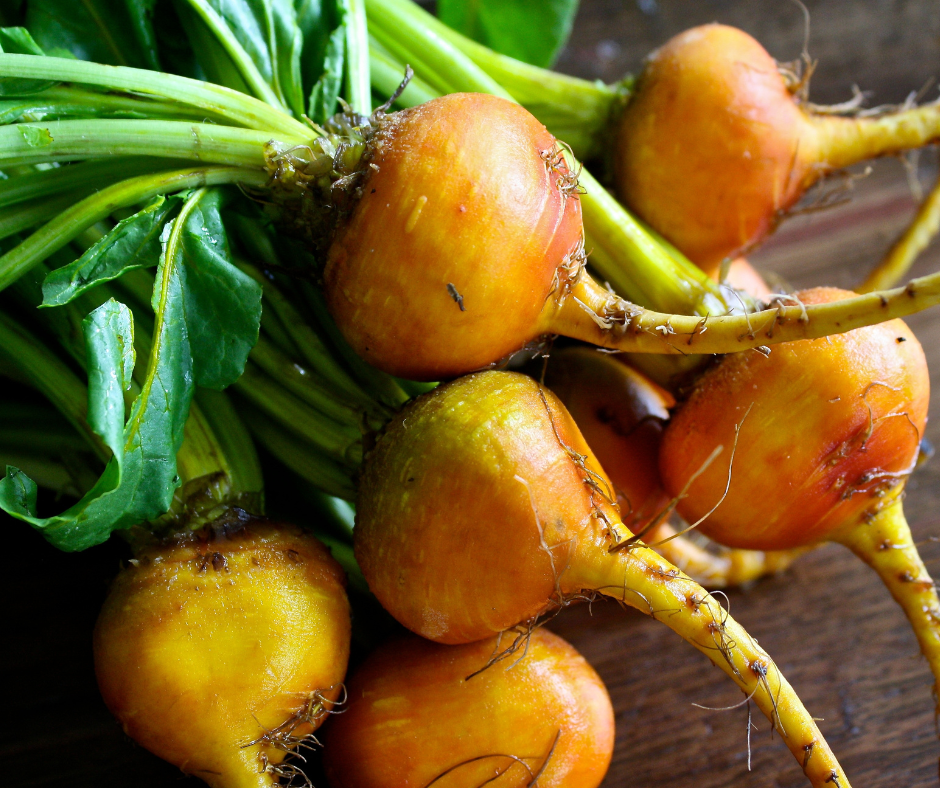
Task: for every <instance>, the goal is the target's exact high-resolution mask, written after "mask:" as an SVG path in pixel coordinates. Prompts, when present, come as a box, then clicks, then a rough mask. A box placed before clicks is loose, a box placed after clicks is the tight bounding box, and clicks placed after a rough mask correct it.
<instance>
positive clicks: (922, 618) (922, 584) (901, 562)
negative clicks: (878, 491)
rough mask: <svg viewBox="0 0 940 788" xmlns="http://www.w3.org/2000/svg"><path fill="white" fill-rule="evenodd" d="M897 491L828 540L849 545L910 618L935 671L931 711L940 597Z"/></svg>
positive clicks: (938, 662)
mask: <svg viewBox="0 0 940 788" xmlns="http://www.w3.org/2000/svg"><path fill="white" fill-rule="evenodd" d="M901 497H902V496H900V495H899V496H897V497H896V498H895V499H894V500H892V501H891V502H889V503H888V504H887V505H886V506H885V507H884V508H882V509H881V510H880V511H878V512H877V513H876V514H875V515H874V516H873V517H872V518H871V519H870V520H867V521H866V520H863V521H862V522H858V523H853V524H852V525H851V526H850V527H849V528H846V529H844V530H843V531H842V532H841V533H839V534H838V535H837V536H835V537H833V541H836V542H839V543H841V544H843V545H845V546H846V547H848V548H849V549H850V550H851V551H852V552H853V553H855V555H857V556H858V557H859V558H861V559H862V560H863V561H864V562H865V563H866V564H868V565H869V566H870V567H871V568H872V569H874V570H875V571H876V572H877V573H878V576H879V577H880V578H881V580H882V582H883V583H884V584H885V585H886V586H887V588H888V590H889V591H890V592H891V596H893V597H894V600H895V601H896V602H897V603H898V604H899V605H900V606H901V609H902V610H903V611H904V615H906V616H907V619H908V621H910V623H911V628H912V629H913V630H914V634H915V635H917V642H918V643H919V644H920V650H921V652H922V653H923V655H924V656H925V657H926V658H927V664H928V665H929V666H930V671H931V673H933V676H934V687H935V691H934V700H935V702H936V703H937V710H936V713H937V714H938V715H940V698H938V697H937V692H936V688H938V687H940V599H938V597H937V589H936V586H935V585H934V581H933V580H932V579H931V577H930V574H929V573H928V572H927V569H926V567H925V566H924V562H923V561H922V560H921V558H920V554H919V553H918V552H917V547H916V546H915V544H914V541H913V539H912V537H911V529H910V527H909V526H908V524H907V520H906V519H905V517H904V510H903V507H902V504H901Z"/></svg>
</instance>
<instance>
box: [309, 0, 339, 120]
mask: <svg viewBox="0 0 940 788" xmlns="http://www.w3.org/2000/svg"><path fill="white" fill-rule="evenodd" d="M336 10H337V14H338V17H339V21H338V23H337V26H336V28H335V29H334V30H333V32H332V33H330V35H329V38H327V40H326V46H325V49H324V52H323V71H322V73H321V74H320V77H319V79H318V80H317V81H316V83H314V85H313V87H312V88H311V90H310V99H309V101H308V106H307V114H308V115H309V116H310V118H311V120H313V122H314V123H325V122H326V121H327V120H328V119H329V118H331V117H332V116H333V115H334V114H335V113H336V102H337V100H338V99H339V94H340V91H341V90H342V87H343V74H344V71H345V64H346V5H345V3H343V2H338V3H337V4H336Z"/></svg>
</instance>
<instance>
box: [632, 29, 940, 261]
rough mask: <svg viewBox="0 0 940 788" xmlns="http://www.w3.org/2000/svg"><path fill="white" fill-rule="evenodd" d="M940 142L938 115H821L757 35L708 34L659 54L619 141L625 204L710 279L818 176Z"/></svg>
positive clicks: (681, 39)
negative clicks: (805, 104) (793, 88)
mask: <svg viewBox="0 0 940 788" xmlns="http://www.w3.org/2000/svg"><path fill="white" fill-rule="evenodd" d="M938 136H940V110H938V108H937V107H936V106H925V107H918V108H916V109H913V110H908V111H905V112H898V113H893V114H889V115H884V116H882V117H854V118H850V117H837V116H834V115H814V114H812V113H810V112H808V111H806V110H805V109H803V108H802V107H801V106H800V104H799V102H798V100H797V98H796V97H794V96H793V95H791V92H790V87H789V86H788V84H787V82H786V81H785V79H784V77H783V76H782V75H781V73H780V71H779V69H778V67H777V63H776V61H774V59H773V58H772V57H771V56H770V55H769V54H768V53H767V51H766V50H765V49H764V48H763V47H762V46H761V45H760V44H759V43H758V42H757V41H755V40H754V39H753V38H752V37H751V36H749V35H748V34H747V33H745V32H743V31H741V30H738V29H736V28H733V27H728V26H726V25H716V24H712V25H703V26H701V27H695V28H692V29H691V30H687V31H685V32H684V33H680V34H679V35H678V36H675V37H674V38H672V39H670V40H669V41H668V42H667V43H666V44H665V45H663V46H662V47H660V48H659V49H658V50H656V51H655V52H653V53H652V54H651V55H650V57H649V59H648V60H647V63H646V67H645V68H644V70H643V74H642V76H641V77H640V80H639V84H638V86H637V91H636V94H635V95H634V97H633V98H632V99H631V101H630V103H629V105H628V106H627V108H626V110H625V111H624V113H623V115H622V117H621V120H620V124H619V129H618V132H617V146H616V149H615V151H616V152H615V172H616V178H615V180H616V184H617V191H618V194H619V196H620V198H621V199H622V200H624V201H625V202H626V204H627V205H628V206H629V207H630V208H632V209H633V210H634V211H636V212H637V213H638V214H639V215H640V216H641V217H642V218H643V219H645V220H646V221H647V222H649V223H650V224H651V225H652V226H653V227H655V228H656V229H657V230H658V231H659V232H660V233H662V234H663V235H664V236H665V237H666V238H668V239H669V240H670V241H671V242H672V243H673V244H675V245H676V246H677V247H678V248H679V249H680V250H681V251H682V252H684V253H685V254H686V255H688V257H689V258H691V259H692V261H693V262H695V263H697V264H698V265H699V266H701V267H702V268H703V269H704V270H706V271H708V272H709V273H712V272H714V271H715V270H716V269H717V267H718V266H719V265H720V263H721V262H722V260H724V259H725V258H730V257H735V256H736V255H738V254H740V253H742V252H745V251H747V250H748V249H749V248H751V247H753V246H754V245H755V244H757V243H758V242H759V241H760V240H761V239H762V238H763V237H764V236H765V235H767V234H768V233H769V232H770V231H771V230H772V229H773V227H774V225H775V224H776V223H777V221H779V219H780V217H781V216H782V215H783V214H784V213H785V212H786V210H787V209H789V208H790V207H791V206H792V205H793V204H794V203H795V202H796V201H797V200H798V199H799V197H800V195H802V194H803V192H804V191H805V190H806V189H807V188H808V187H809V186H810V185H812V184H813V183H815V182H816V181H817V180H818V179H819V178H820V177H822V176H824V175H825V174H826V173H828V172H831V171H833V170H837V169H840V168H843V167H847V166H849V165H850V164H854V163H856V162H859V161H863V160H865V159H869V158H872V157H875V156H883V155H885V154H887V153H892V152H897V151H899V150H904V149H907V148H912V147H918V146H920V145H926V144H927V143H929V142H931V141H932V140H935V139H936V138H937V137H938Z"/></svg>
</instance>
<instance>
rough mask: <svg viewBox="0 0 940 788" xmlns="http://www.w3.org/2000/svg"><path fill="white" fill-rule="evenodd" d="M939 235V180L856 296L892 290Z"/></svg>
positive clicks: (858, 289) (859, 288)
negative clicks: (886, 289)
mask: <svg viewBox="0 0 940 788" xmlns="http://www.w3.org/2000/svg"><path fill="white" fill-rule="evenodd" d="M938 232H940V179H938V180H937V183H936V185H935V186H934V187H933V191H931V192H930V194H928V195H927V198H926V199H925V200H924V201H923V202H922V203H921V205H920V208H918V209H917V215H916V216H915V217H914V220H913V221H912V222H911V224H910V226H908V228H907V229H906V230H905V231H904V234H903V235H902V236H901V237H900V238H899V239H898V240H897V242H896V243H895V244H894V246H892V247H891V250H890V251H889V252H888V254H887V255H886V256H885V258H884V259H883V260H882V261H881V262H880V263H878V265H877V266H876V267H875V269H874V270H873V271H872V272H871V273H870V274H869V275H868V277H867V278H866V279H865V281H864V282H862V284H861V285H860V286H859V287H857V288H856V290H857V292H859V293H871V292H873V291H874V290H884V289H885V288H888V287H894V286H895V285H896V284H897V283H898V282H899V281H901V279H902V277H903V276H904V275H905V274H906V273H907V272H908V271H909V270H910V268H911V266H912V265H913V264H914V260H916V259H917V256H918V255H919V254H920V253H921V252H923V251H924V249H926V248H927V247H928V246H929V245H930V242H931V241H932V240H933V239H934V237H935V236H936V235H937V233H938Z"/></svg>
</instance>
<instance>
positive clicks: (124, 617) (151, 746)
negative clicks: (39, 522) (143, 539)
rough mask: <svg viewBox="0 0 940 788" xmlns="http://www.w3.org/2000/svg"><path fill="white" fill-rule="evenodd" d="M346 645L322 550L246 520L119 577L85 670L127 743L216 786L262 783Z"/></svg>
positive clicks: (337, 687)
mask: <svg viewBox="0 0 940 788" xmlns="http://www.w3.org/2000/svg"><path fill="white" fill-rule="evenodd" d="M349 639H350V621H349V605H348V602H347V600H346V594H345V590H344V577H343V573H342V570H341V569H340V568H339V565H338V564H337V563H336V562H335V561H334V560H333V559H332V557H331V556H330V554H329V552H328V551H327V549H326V548H325V547H323V545H321V544H320V543H319V542H318V541H317V540H316V539H314V538H312V537H310V536H306V535H304V534H303V533H301V532H300V531H299V530H298V529H296V528H294V527H291V526H284V525H274V524H272V523H268V522H266V521H253V522H251V523H249V524H248V525H247V526H246V527H245V528H244V529H243V530H240V531H238V532H235V533H220V534H218V535H213V536H211V537H209V538H208V539H196V538H193V539H191V540H189V541H185V542H182V543H178V544H173V545H170V546H168V547H164V548H159V549H154V550H151V551H148V552H146V553H144V554H142V555H140V556H139V557H138V558H137V559H136V560H135V561H133V562H132V563H131V566H128V567H127V568H126V569H124V570H123V571H122V572H121V574H120V575H118V577H117V579H116V580H115V582H114V585H113V586H112V588H111V592H110V594H109V595H108V598H107V600H106V601H105V604H104V607H103V608H102V611H101V615H100V617H99V619H98V624H97V626H96V628H95V636H94V646H95V671H96V673H97V676H98V685H99V687H100V689H101V694H102V696H103V697H104V700H105V703H106V704H107V706H108V708H109V709H110V710H111V711H112V713H113V714H114V715H115V716H116V717H117V718H118V719H119V720H120V721H121V724H122V725H123V726H124V730H125V731H126V732H127V734H128V735H129V736H131V737H132V738H133V739H134V740H135V741H137V742H138V743H139V744H141V745H142V746H144V747H146V748H147V749H148V750H150V751H151V752H153V753H154V754H155V755H158V756H160V757H161V758H163V759H165V760H167V761H169V762H170V763H173V764H175V765H176V766H178V767H179V768H180V769H182V770H183V771H184V772H186V773H187V774H192V775H195V776H197V777H200V778H202V779H203V780H205V781H206V782H207V783H209V785H211V786H213V787H214V788H248V787H249V786H251V788H262V786H270V785H274V784H276V783H277V781H278V774H279V772H281V771H282V770H284V769H285V768H286V769H288V770H290V768H291V767H290V765H289V764H288V765H284V764H283V763H282V762H283V760H284V757H285V755H286V754H287V752H288V751H289V750H290V749H291V748H292V747H293V746H294V745H295V744H296V742H297V741H298V740H299V739H301V738H302V737H304V736H305V735H307V734H309V733H310V732H311V731H313V730H314V729H315V728H316V727H317V726H318V725H319V724H320V722H321V721H322V717H323V716H324V714H323V710H324V709H326V708H328V707H329V705H330V702H331V701H333V700H335V699H336V697H337V695H338V694H339V693H340V691H341V683H342V681H343V677H344V675H345V672H346V662H347V659H348V655H349Z"/></svg>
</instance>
